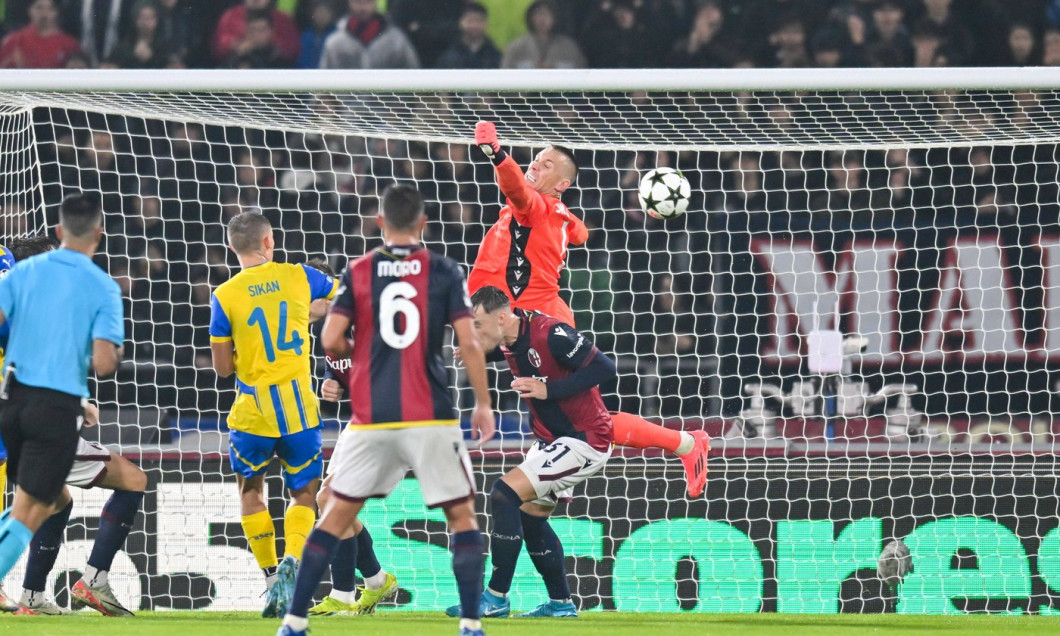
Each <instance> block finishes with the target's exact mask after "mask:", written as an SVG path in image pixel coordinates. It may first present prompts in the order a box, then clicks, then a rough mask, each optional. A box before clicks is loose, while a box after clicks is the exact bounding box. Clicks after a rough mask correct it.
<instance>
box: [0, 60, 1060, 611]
mask: <svg viewBox="0 0 1060 636" xmlns="http://www.w3.org/2000/svg"><path fill="white" fill-rule="evenodd" d="M481 119H489V120H492V121H494V122H496V123H497V127H498V131H499V134H500V139H501V143H502V145H504V146H505V147H507V148H509V149H510V150H511V152H512V155H513V156H514V157H515V158H516V159H517V160H518V161H519V162H520V163H521V164H522V165H526V163H527V162H528V161H529V159H530V158H531V157H532V152H534V151H536V150H537V149H540V148H542V147H543V146H545V145H547V144H550V143H560V144H563V145H565V146H568V147H570V148H572V149H573V150H574V152H575V154H576V156H577V158H578V163H579V165H580V172H579V175H578V179H577V182H576V183H575V185H574V186H573V187H572V188H571V191H570V192H568V193H567V194H566V195H565V197H564V200H565V202H566V203H567V204H568V205H569V206H570V207H571V209H572V210H573V211H574V212H575V213H576V214H578V215H579V216H581V217H582V218H583V220H585V222H586V223H587V225H588V226H589V228H590V238H589V240H588V241H587V243H586V244H585V245H584V246H580V247H574V248H572V249H571V252H570V255H569V259H568V267H567V270H566V271H565V272H564V274H563V277H562V279H561V288H562V290H563V291H562V295H563V296H564V298H565V299H567V300H568V302H569V304H570V305H571V308H572V309H573V311H574V313H575V318H576V322H577V327H578V328H579V329H581V330H583V331H585V332H587V333H589V334H591V335H592V336H593V338H594V340H595V341H596V342H597V343H598V344H599V346H600V347H601V349H603V350H604V351H605V352H608V353H609V354H611V355H613V356H614V357H615V358H616V360H617V361H618V363H619V370H620V378H619V380H618V381H617V382H615V383H614V384H612V385H609V386H607V387H605V393H606V399H607V401H608V405H609V407H612V408H615V409H618V410H624V411H630V412H634V413H638V414H640V415H642V416H645V417H647V418H649V419H652V420H653V421H656V422H659V423H661V424H663V425H665V426H667V427H669V428H675V429H682V430H694V429H704V430H706V431H707V432H708V433H709V434H710V435H711V437H712V438H713V440H714V443H713V447H714V450H713V453H712V455H711V460H710V466H711V476H710V478H709V480H708V487H707V492H706V495H705V496H704V497H702V498H699V499H696V500H689V499H688V498H687V497H686V496H685V489H684V482H683V474H682V471H681V466H680V463H679V462H678V461H677V460H676V458H675V457H673V456H672V455H666V454H663V453H661V452H659V451H652V450H649V451H639V450H634V449H620V450H618V451H616V453H615V457H614V459H612V460H611V462H610V464H609V467H608V469H607V470H606V471H604V473H602V474H601V476H599V477H596V478H594V479H592V480H590V481H589V482H588V483H587V484H586V486H584V487H582V488H580V489H579V490H578V491H577V493H576V498H575V501H573V502H571V503H570V504H568V505H567V506H566V507H564V508H561V509H560V510H559V511H558V512H557V515H556V517H555V518H554V521H553V525H554V527H555V528H556V531H557V533H558V534H559V536H560V537H561V539H562V541H563V542H564V546H565V549H566V554H567V566H568V571H569V573H570V576H571V583H572V585H571V589H572V592H573V593H574V595H575V597H576V601H577V603H578V604H579V606H580V607H581V608H582V610H583V611H592V610H611V609H615V610H620V611H642V612H643V611H657V612H670V611H704V612H756V611H779V612H809V613H829V612H837V611H846V612H858V611H860V612H881V611H898V612H904V613H963V612H997V613H1043V614H1048V613H1053V612H1055V611H1057V610H1054V609H1053V608H1054V607H1056V608H1060V557H1057V555H1060V527H1058V520H1057V518H1056V510H1057V509H1058V508H1060V495H1058V494H1057V493H1060V483H1058V482H1060V478H1058V477H1057V470H1056V469H1057V468H1058V466H1057V464H1056V461H1055V459H1054V454H1055V452H1056V450H1057V436H1058V435H1060V427H1058V425H1057V423H1056V421H1055V420H1056V419H1057V413H1058V411H1060V69H1050V68H947V69H841V70H819V69H783V70H779V69H768V70H767V69H750V70H749V69H728V70H658V69H642V70H569V71H474V72H470V71H166V72H152V71H0V204H2V206H3V217H2V221H3V223H2V225H0V236H2V241H0V242H8V241H10V240H13V239H15V238H17V237H19V236H23V235H26V234H30V233H34V232H40V231H46V230H49V229H51V228H52V226H54V222H55V216H56V210H57V205H58V203H59V201H60V200H61V198H62V197H63V196H65V195H66V194H69V193H71V192H80V191H83V192H91V193H94V194H96V195H98V196H99V197H100V198H101V200H102V202H103V207H104V213H105V224H106V235H107V236H106V239H105V242H104V244H103V245H102V246H101V251H100V255H99V256H98V258H97V261H98V262H99V263H100V264H101V266H103V267H104V268H105V269H107V270H108V271H109V273H110V274H111V275H112V276H114V277H115V279H117V280H118V281H119V283H120V284H121V286H122V289H123V293H124V295H125V298H126V302H125V305H126V316H127V321H126V326H127V333H128V338H129V342H128V346H127V347H126V349H127V351H128V354H127V360H126V361H125V362H124V363H123V365H122V368H121V370H120V371H119V373H118V374H117V376H116V377H115V378H114V379H113V380H108V381H101V382H97V383H95V384H94V385H93V391H94V392H95V394H96V395H97V396H98V399H99V400H100V402H101V406H102V407H103V413H104V416H103V423H102V425H101V427H100V429H99V432H98V435H99V436H100V438H101V439H102V441H103V442H105V443H107V444H110V445H113V446H114V447H116V448H120V450H121V451H122V452H123V453H124V454H126V455H127V456H129V457H130V458H132V459H134V460H136V461H138V462H140V463H141V464H142V465H143V466H144V467H145V469H147V470H148V472H149V474H150V476H151V482H152V492H151V493H149V495H148V497H147V503H146V505H145V511H144V514H143V515H141V520H140V521H139V522H138V524H139V525H138V526H137V529H136V531H135V532H134V533H133V534H132V535H131V536H130V539H129V543H128V545H127V550H126V555H125V556H120V557H119V560H118V561H117V562H116V566H115V573H114V576H113V577H112V578H111V581H112V584H114V585H115V589H116V590H117V592H118V595H119V597H120V598H122V599H123V600H125V601H128V602H127V605H129V606H130V607H133V606H138V607H141V608H169V607H171V608H211V609H240V610H252V609H256V608H257V605H258V603H259V600H258V596H259V595H260V593H261V591H262V590H263V589H264V586H263V580H262V578H261V575H260V571H259V570H258V569H257V567H256V565H255V563H254V561H253V558H252V556H251V555H250V553H249V552H248V551H247V550H246V542H245V540H244V539H243V537H242V531H241V528H240V526H239V505H238V497H237V496H236V490H235V486H234V479H233V477H232V474H231V471H230V469H229V468H228V466H227V442H226V431H225V427H224V424H223V422H224V416H225V414H226V411H227V408H228V407H229V406H230V404H231V400H232V386H231V382H230V381H223V380H218V379H217V378H216V376H215V375H214V374H213V373H212V371H210V370H209V364H208V350H209V347H208V336H207V332H206V329H207V324H208V316H209V295H210V291H211V289H212V288H214V287H216V285H218V284H220V283H221V282H223V281H224V280H227V278H228V277H229V276H231V274H232V273H233V272H234V271H235V269H234V268H235V267H236V266H237V264H236V263H235V261H234V260H233V259H232V257H231V255H230V254H229V253H228V251H227V250H226V248H225V245H224V231H223V228H224V224H225V223H226V221H227V219H229V218H231V217H232V216H233V215H234V214H237V213H239V212H240V211H245V210H258V211H261V212H262V213H263V214H265V215H267V216H268V217H269V218H270V220H271V221H272V222H273V225H274V226H275V227H277V228H278V230H279V232H278V248H279V252H278V256H279V257H280V258H281V259H284V260H288V261H292V262H303V261H305V260H306V259H309V258H313V257H322V258H324V259H325V260H327V261H328V262H329V264H330V265H332V266H333V267H336V268H341V267H343V266H344V265H345V264H346V261H347V260H348V259H350V258H353V257H357V256H359V255H360V254H363V253H364V252H365V251H366V250H367V249H371V248H372V247H374V246H375V245H377V244H378V243H379V239H378V236H377V232H376V230H375V228H374V219H373V218H372V217H373V216H374V215H375V214H376V212H377V209H378V195H379V193H380V192H381V191H382V189H383V188H385V187H386V186H387V185H389V184H390V183H392V182H395V181H400V182H405V183H411V184H414V185H416V186H417V187H418V188H419V189H420V190H421V191H422V192H423V193H424V195H425V198H426V200H427V203H428V214H429V216H430V222H429V224H428V229H427V232H426V237H425V238H426V243H427V245H428V246H429V247H431V248H433V249H436V250H438V251H441V252H443V253H445V254H447V255H448V256H451V257H453V258H455V259H456V260H457V261H459V262H461V263H462V264H464V265H465V266H467V267H470V265H471V264H472V263H473V262H474V259H475V255H476V254H477V250H478V247H479V244H480V243H481V240H482V237H483V235H484V233H485V231H486V230H487V229H488V228H489V226H490V225H491V224H492V223H493V222H494V221H495V220H496V218H497V213H498V211H499V209H500V207H501V205H503V196H502V195H501V193H500V192H499V190H498V188H497V186H496V183H495V180H494V175H493V169H492V166H490V164H489V163H488V162H483V161H479V157H478V155H477V150H476V149H475V148H474V147H473V130H474V125H475V122H477V121H478V120H481ZM657 166H670V167H674V168H677V169H678V170H680V171H681V172H682V173H683V174H684V175H685V176H686V177H687V178H688V179H689V181H690V182H691V184H692V189H693V195H692V198H691V205H690V207H689V211H688V212H687V213H686V214H685V215H683V216H681V217H678V218H675V219H671V220H668V221H660V220H655V219H651V218H646V216H645V215H644V214H643V212H642V211H640V210H639V207H638V204H637V200H636V185H637V182H638V181H639V178H640V175H642V174H644V173H645V172H646V171H647V170H650V169H652V168H654V167H657ZM314 347H315V349H314V350H315V351H317V352H319V347H318V346H316V345H314ZM317 371H320V365H319V364H318V365H317ZM455 377H456V373H455V370H454V378H455ZM492 380H493V381H495V383H496V385H497V386H506V382H507V381H508V380H506V379H505V371H504V369H503V368H502V369H498V370H496V371H495V372H493V375H492ZM494 395H495V401H496V406H497V407H498V410H499V411H500V412H501V427H500V428H501V435H500V436H499V441H498V442H496V443H493V444H490V445H489V446H487V447H486V448H485V449H483V450H482V451H481V452H477V453H476V454H475V465H476V472H477V474H478V480H479V481H478V486H479V487H480V492H488V489H489V485H490V484H492V482H493V481H494V480H495V479H497V478H498V477H499V476H500V475H502V474H503V473H504V472H505V471H507V470H508V469H510V468H511V467H513V466H515V465H517V463H518V461H519V457H520V453H521V451H522V450H523V449H524V448H525V447H526V446H527V445H528V444H529V443H530V438H529V434H528V429H527V422H526V416H525V412H524V410H523V409H522V408H520V406H519V403H518V400H517V399H516V398H515V397H514V396H513V395H511V392H510V391H503V390H499V391H497V392H496V393H495V394H494ZM462 397H463V398H465V399H464V400H463V402H464V403H465V405H466V402H467V400H466V398H467V397H468V396H466V395H462ZM323 414H324V417H325V419H326V420H327V424H326V435H325V438H326V439H329V440H333V439H334V437H335V434H336V432H337V430H338V429H339V426H340V425H341V422H343V421H345V418H348V416H349V410H348V408H347V407H345V406H343V407H342V408H339V409H336V408H334V407H331V406H328V405H325V406H324V410H323ZM270 475H271V476H270V478H269V486H270V488H271V489H272V493H273V495H274V497H273V499H274V500H275V501H274V502H273V503H272V504H271V508H270V510H271V511H272V512H273V516H274V517H275V518H276V519H277V520H282V517H283V515H282V510H283V501H282V498H281V497H279V488H280V487H281V482H280V480H279V478H278V475H276V474H273V473H270ZM103 499H104V497H103V496H102V495H100V494H99V493H97V492H94V491H89V492H87V493H85V494H84V495H83V496H79V498H78V500H77V503H76V506H77V507H76V508H75V512H74V518H75V519H79V521H77V522H76V523H75V524H74V525H73V526H72V527H71V530H70V532H69V533H68V537H67V539H68V543H67V547H66V548H65V549H64V550H65V551H64V554H63V556H61V557H60V567H59V568H57V571H56V573H55V574H56V575H59V574H61V572H60V571H59V570H64V571H66V570H72V569H78V568H80V567H82V564H83V562H84V558H85V556H87V550H88V547H87V546H88V545H90V541H88V539H89V538H90V537H91V534H92V528H93V527H94V523H95V522H94V518H95V517H97V516H98V514H99V508H100V504H101V503H102V501H103ZM484 504H485V501H484V498H480V501H479V510H480V511H483V510H484ZM483 519H484V522H485V527H487V528H488V527H489V521H488V518H487V517H485V516H484V517H483ZM364 521H365V523H366V525H367V526H368V527H369V528H370V529H371V530H372V532H373V534H374V537H375V545H376V549H377V551H378V552H379V556H380V561H381V562H382V563H383V566H384V567H386V568H387V569H388V570H390V571H393V572H394V573H395V574H396V575H397V576H398V579H399V581H400V584H401V587H402V590H403V591H402V593H401V594H400V595H399V596H398V600H397V605H398V607H399V608H400V609H414V610H425V611H426V610H435V609H441V608H443V607H445V606H447V605H449V604H451V603H453V602H455V601H456V588H455V583H454V582H453V580H452V576H451V572H450V569H449V565H448V559H449V556H448V552H447V551H446V549H445V547H446V545H447V544H446V541H447V537H446V534H445V532H444V524H443V518H442V517H441V515H440V514H439V513H437V512H435V511H428V510H426V509H424V508H423V506H422V503H421V502H420V500H419V497H418V489H417V486H416V484H415V481H414V480H407V481H406V482H405V483H403V484H402V485H401V487H400V488H399V490H398V491H397V492H396V493H395V494H394V496H393V497H391V498H390V499H388V500H386V501H385V502H373V503H372V504H370V505H369V506H368V507H367V508H366V512H365V518H364ZM278 534H282V524H278ZM890 538H901V539H903V540H904V541H905V543H906V545H907V546H908V547H909V549H910V553H911V558H912V562H913V565H914V569H913V571H912V573H910V574H909V575H907V576H906V578H905V580H904V581H903V582H902V583H901V584H900V585H899V586H898V587H897V588H896V589H890V588H887V587H886V586H884V585H883V584H882V583H881V582H880V581H879V579H878V578H876V576H875V569H876V559H877V557H878V556H879V555H880V552H881V549H882V548H883V546H884V545H885V544H886V543H887V541H888V540H889V539H890ZM18 576H20V574H18V573H17V572H16V573H15V574H12V575H11V577H9V578H11V579H12V580H10V581H8V582H6V584H7V585H8V588H7V589H9V590H10V589H12V588H14V587H17V583H16V582H15V581H14V580H13V579H15V578H16V577H18ZM61 580H65V579H62V577H59V580H58V582H57V584H56V591H57V592H59V598H60V601H62V600H63V599H64V598H65V597H64V596H63V595H62V592H61V586H60V585H59V584H58V583H61ZM71 580H76V578H75V579H71ZM325 589H326V587H325V588H322V591H323V590H325ZM513 595H514V598H515V599H517V601H516V602H517V604H518V605H519V607H523V606H525V607H526V608H529V607H532V606H533V605H535V604H536V603H538V602H540V601H541V600H543V597H544V588H543V585H541V583H540V580H539V579H538V578H537V576H536V574H535V573H534V571H533V568H532V564H531V563H530V560H529V559H528V558H526V557H525V556H524V557H523V558H522V559H521V560H520V564H519V570H518V572H517V575H516V578H515V582H514V587H513Z"/></svg>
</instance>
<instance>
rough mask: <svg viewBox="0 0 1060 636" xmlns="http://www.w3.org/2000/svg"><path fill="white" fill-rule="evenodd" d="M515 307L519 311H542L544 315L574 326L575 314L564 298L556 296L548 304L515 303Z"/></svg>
mask: <svg viewBox="0 0 1060 636" xmlns="http://www.w3.org/2000/svg"><path fill="white" fill-rule="evenodd" d="M514 306H515V307H518V308H519V309H526V310H528V311H531V310H532V311H540V312H541V313H543V314H547V315H549V316H552V317H553V318H558V319H559V320H562V321H563V322H565V323H567V324H568V325H570V326H571V327H573V326H574V312H573V311H571V310H570V307H568V306H567V303H566V302H564V300H563V299H562V298H560V297H559V296H556V297H555V298H553V299H552V300H549V301H547V302H544V303H542V302H533V303H530V302H526V301H518V300H517V301H515V303H514Z"/></svg>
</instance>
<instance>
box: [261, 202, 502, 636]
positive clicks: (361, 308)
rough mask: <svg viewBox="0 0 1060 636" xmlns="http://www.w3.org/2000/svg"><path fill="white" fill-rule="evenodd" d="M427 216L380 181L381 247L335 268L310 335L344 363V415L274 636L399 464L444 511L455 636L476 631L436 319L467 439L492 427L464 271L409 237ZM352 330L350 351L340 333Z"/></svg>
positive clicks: (469, 487) (467, 527) (468, 513)
mask: <svg viewBox="0 0 1060 636" xmlns="http://www.w3.org/2000/svg"><path fill="white" fill-rule="evenodd" d="M426 220H427V217H426V216H425V214H424V210H423V198H422V197H421V196H420V194H419V193H418V192H417V191H416V190H415V189H413V188H410V187H407V186H391V187H389V188H387V190H386V191H385V192H384V193H383V199H382V206H381V212H380V216H379V221H378V222H379V224H380V226H381V227H382V230H383V238H384V240H385V241H386V245H385V246H384V247H382V248H378V249H375V250H373V251H371V252H369V253H368V254H366V255H365V256H363V257H361V258H359V259H357V260H356V261H354V262H353V263H352V264H350V266H349V267H347V268H346V271H345V272H344V273H343V276H342V286H341V290H340V292H339V294H338V296H337V298H336V299H335V303H334V305H333V306H332V308H331V313H330V314H329V315H328V318H327V321H326V322H325V323H324V331H323V333H322V334H321V342H322V343H323V345H324V348H325V350H326V351H327V353H328V355H330V356H331V357H332V358H335V359H345V358H347V357H349V358H350V359H351V363H352V366H351V368H350V380H349V383H348V386H349V388H350V390H351V395H350V402H351V405H352V407H353V419H352V420H351V422H350V425H349V426H347V427H346V429H345V430H343V432H342V434H341V436H340V437H339V441H338V443H337V444H336V446H335V452H334V455H333V456H332V459H331V462H332V463H331V467H330V468H329V471H330V475H329V478H330V482H329V485H328V493H329V495H330V496H329V497H328V500H327V503H326V504H325V508H324V510H323V512H322V514H321V517H320V523H319V524H317V527H316V529H314V530H313V533H312V534H311V535H310V537H309V540H308V541H307V542H306V547H305V553H304V555H303V560H302V567H301V570H300V571H299V572H298V580H297V583H296V586H295V594H294V599H293V600H292V602H291V607H290V610H289V612H288V614H287V616H285V617H284V622H283V625H282V626H281V627H280V629H279V631H278V632H277V634H278V635H280V636H299V635H301V634H304V633H305V631H306V629H307V626H308V620H307V612H308V610H309V605H310V603H311V602H312V600H313V593H314V592H315V591H316V588H317V585H318V584H319V582H320V578H321V576H322V575H323V574H324V570H325V568H327V566H328V563H329V562H330V561H331V560H332V556H333V555H334V553H335V550H336V549H337V547H338V544H339V540H340V538H341V537H342V536H343V535H344V534H346V533H347V531H348V530H349V528H350V527H351V525H352V524H353V522H354V521H355V520H356V518H357V514H358V513H359V512H360V510H361V507H362V506H363V505H364V502H365V501H366V500H367V499H368V498H371V497H385V496H386V495H387V494H389V493H390V492H391V491H392V490H393V489H394V487H395V486H396V485H397V484H398V483H399V482H400V481H401V480H402V479H403V478H404V477H405V474H406V472H408V470H409V469H411V470H412V471H413V473H414V474H415V475H416V478H417V479H418V480H419V482H420V488H421V490H422V491H423V498H424V502H425V503H426V504H427V505H428V507H431V508H442V509H443V511H444V512H445V517H446V521H447V522H448V525H449V530H450V532H451V535H450V542H449V544H450V548H451V549H452V552H453V573H454V574H455V576H456V581H457V587H458V589H459V592H460V601H461V608H462V610H461V612H458V613H459V615H460V617H461V619H460V634H461V635H462V636H479V635H481V634H482V626H481V623H480V621H479V613H478V612H479V601H480V597H481V590H482V566H483V554H482V550H483V541H482V535H481V533H480V532H479V529H478V521H477V519H476V517H475V509H474V496H475V488H474V485H473V484H474V481H473V480H472V476H471V463H470V459H469V458H468V454H467V448H466V447H465V446H464V440H463V435H462V434H461V432H460V427H459V425H458V420H457V416H456V409H455V408H454V404H453V398H452V395H451V390H450V387H449V386H448V382H447V373H446V371H445V363H444V361H443V359H442V355H441V350H442V345H443V340H444V337H443V336H444V327H445V325H446V324H450V325H452V328H453V331H454V333H455V334H456V340H457V342H458V343H459V345H460V347H461V351H462V353H463V354H464V364H465V366H466V367H467V373H468V379H469V381H470V383H471V386H472V387H473V389H474V392H475V399H476V405H475V409H474V411H473V412H472V415H471V429H472V435H473V436H477V437H479V438H480V439H481V440H483V441H485V440H487V439H489V438H490V437H491V436H492V435H493V432H494V426H495V424H494V421H493V411H492V409H491V408H490V397H489V390H488V387H487V384H486V361H485V357H484V355H483V351H482V346H481V345H480V344H479V342H478V338H477V337H476V336H475V331H474V327H473V325H472V319H471V307H470V303H469V300H468V297H467V286H466V285H465V283H464V277H463V274H462V272H461V271H460V268H459V266H457V265H456V263H454V262H453V261H451V260H449V259H447V258H445V257H442V256H438V255H437V254H434V253H433V252H431V251H429V250H426V249H424V248H423V247H422V246H421V245H420V235H421V233H422V231H423V227H424V225H425V223H426ZM351 328H352V330H353V337H354V342H353V346H352V353H351V346H350V343H349V341H348V340H347V337H348V335H349V334H350V330H351ZM352 547H353V548H354V549H356V544H355V543H354V544H352Z"/></svg>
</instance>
